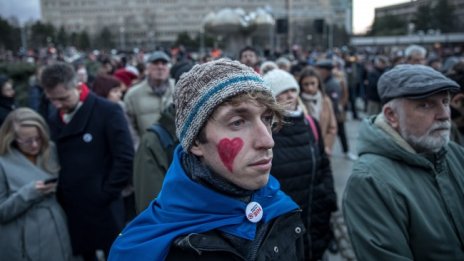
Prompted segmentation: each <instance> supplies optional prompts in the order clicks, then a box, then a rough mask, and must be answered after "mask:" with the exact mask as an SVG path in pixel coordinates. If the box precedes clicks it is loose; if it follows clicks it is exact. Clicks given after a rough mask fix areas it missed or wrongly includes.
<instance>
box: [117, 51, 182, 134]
mask: <svg viewBox="0 0 464 261" xmlns="http://www.w3.org/2000/svg"><path fill="white" fill-rule="evenodd" d="M169 61H170V58H169V56H168V55H167V54H166V53H165V52H163V51H155V52H153V53H152V54H151V55H150V56H149V57H148V60H147V79H146V80H144V81H142V82H141V83H139V84H137V85H135V86H133V87H132V88H130V89H129V91H128V92H127V93H126V96H124V104H125V105H126V110H127V115H128V116H129V119H130V123H131V124H132V126H133V127H134V129H135V130H136V131H137V134H138V137H139V138H141V137H142V136H143V134H144V133H145V132H147V130H148V128H149V127H150V126H151V125H152V124H153V123H156V122H158V120H159V119H160V117H161V112H162V111H163V110H164V109H165V108H167V107H169V105H170V104H171V103H172V97H173V94H174V80H173V79H170V78H169V65H168V64H169Z"/></svg>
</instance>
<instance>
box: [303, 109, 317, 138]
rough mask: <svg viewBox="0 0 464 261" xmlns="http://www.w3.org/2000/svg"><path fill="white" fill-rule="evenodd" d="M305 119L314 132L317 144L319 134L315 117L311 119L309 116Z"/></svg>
mask: <svg viewBox="0 0 464 261" xmlns="http://www.w3.org/2000/svg"><path fill="white" fill-rule="evenodd" d="M305 118H306V119H307V120H308V122H309V126H310V127H311V130H312V132H313V135H314V139H315V140H316V142H318V141H319V133H318V132H317V128H316V123H315V122H314V119H313V117H311V116H309V115H305Z"/></svg>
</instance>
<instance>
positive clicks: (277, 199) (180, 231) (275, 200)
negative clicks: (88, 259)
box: [108, 145, 298, 261]
mask: <svg viewBox="0 0 464 261" xmlns="http://www.w3.org/2000/svg"><path fill="white" fill-rule="evenodd" d="M184 153H185V152H183V149H182V147H181V146H180V145H179V146H178V147H177V148H176V150H175V152H174V159H173V162H172V164H171V166H170V167H169V170H168V172H167V173H166V177H165V180H164V183H163V187H162V189H161V192H160V194H159V196H158V198H156V199H155V200H154V201H152V202H151V204H150V206H149V207H148V208H147V209H145V211H143V212H142V213H141V214H140V215H139V216H137V217H136V218H135V219H134V220H133V221H132V222H131V223H129V225H128V226H127V227H126V228H125V229H124V230H123V231H122V233H121V234H120V235H119V237H118V238H117V239H116V240H115V242H114V243H113V246H112V247H111V251H110V254H109V259H108V260H110V261H116V260H118V261H119V260H128V261H129V260H130V261H132V260H164V259H165V258H166V256H167V254H168V251H169V247H170V245H171V243H172V242H173V241H174V239H175V238H177V237H179V236H181V235H188V234H190V233H204V232H207V231H211V230H214V229H219V230H220V231H222V232H224V233H228V234H231V235H234V236H236V237H240V238H245V239H248V240H253V239H254V238H255V235H256V227H257V223H252V222H250V221H248V219H247V218H246V216H245V209H246V206H247V203H245V202H243V201H241V200H239V199H236V198H234V197H231V196H228V195H225V194H222V193H219V192H217V191H215V190H213V189H210V188H208V187H207V186H204V185H202V184H200V183H197V182H195V181H193V180H192V179H191V178H189V176H188V174H187V173H185V171H184V169H183V167H182V164H181V158H182V156H183V154H184ZM251 201H254V202H258V203H259V204H260V205H261V207H262V208H263V217H262V219H261V221H260V222H264V223H267V222H269V221H271V220H272V219H274V218H276V217H278V216H281V215H283V214H285V213H288V212H291V211H292V210H296V209H298V205H297V204H296V203H295V202H293V201H292V200H291V199H290V197H289V196H287V195H286V194H285V193H283V192H282V191H281V190H280V184H279V182H278V181H277V180H276V179H275V178H274V177H272V176H269V181H268V183H267V184H266V186H264V187H263V188H261V189H259V190H257V191H255V192H254V193H253V194H252V195H251Z"/></svg>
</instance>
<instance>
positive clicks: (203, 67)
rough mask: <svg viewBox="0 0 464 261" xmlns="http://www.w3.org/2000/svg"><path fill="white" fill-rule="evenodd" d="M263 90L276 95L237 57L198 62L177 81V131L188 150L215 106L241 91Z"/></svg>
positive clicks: (175, 99)
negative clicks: (236, 58)
mask: <svg viewBox="0 0 464 261" xmlns="http://www.w3.org/2000/svg"><path fill="white" fill-rule="evenodd" d="M251 91H262V92H265V93H267V94H268V95H270V96H272V93H271V91H270V89H269V88H268V87H266V86H265V84H264V82H263V79H262V78H261V76H260V75H259V74H257V73H256V72H255V71H254V70H253V69H252V68H249V67H248V66H246V65H243V64H241V63H239V62H237V61H231V60H229V59H219V60H215V61H212V62H208V63H204V64H200V65H195V66H194V67H193V68H192V69H191V70H190V71H189V72H187V73H184V74H183V75H182V76H181V78H180V80H179V82H178V83H177V85H176V93H175V95H174V102H175V105H176V135H177V137H178V138H179V141H180V143H181V145H182V148H183V149H184V151H187V152H188V150H189V149H190V147H191V146H192V143H193V141H194V140H195V138H196V136H197V135H198V133H199V131H200V129H201V128H202V127H203V125H204V124H205V123H206V121H207V120H208V118H209V116H210V115H211V114H212V113H213V111H214V109H216V107H217V106H218V105H220V104H221V103H223V102H224V101H225V100H227V99H228V98H231V97H233V96H236V95H238V94H241V93H246V92H251Z"/></svg>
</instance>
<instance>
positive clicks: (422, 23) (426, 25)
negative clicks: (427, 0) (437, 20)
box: [413, 4, 433, 32]
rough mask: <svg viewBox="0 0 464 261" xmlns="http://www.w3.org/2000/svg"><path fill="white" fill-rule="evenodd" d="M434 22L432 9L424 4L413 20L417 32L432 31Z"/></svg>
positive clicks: (418, 9)
mask: <svg viewBox="0 0 464 261" xmlns="http://www.w3.org/2000/svg"><path fill="white" fill-rule="evenodd" d="M432 20H433V19H432V8H431V7H430V5H429V4H424V5H421V6H419V7H418V8H417V13H416V15H415V17H414V20H413V22H414V24H415V25H416V30H422V31H424V32H426V31H427V30H429V29H432Z"/></svg>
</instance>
